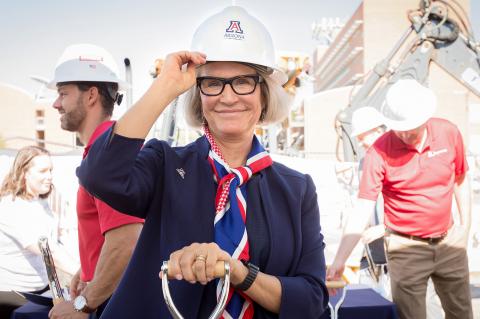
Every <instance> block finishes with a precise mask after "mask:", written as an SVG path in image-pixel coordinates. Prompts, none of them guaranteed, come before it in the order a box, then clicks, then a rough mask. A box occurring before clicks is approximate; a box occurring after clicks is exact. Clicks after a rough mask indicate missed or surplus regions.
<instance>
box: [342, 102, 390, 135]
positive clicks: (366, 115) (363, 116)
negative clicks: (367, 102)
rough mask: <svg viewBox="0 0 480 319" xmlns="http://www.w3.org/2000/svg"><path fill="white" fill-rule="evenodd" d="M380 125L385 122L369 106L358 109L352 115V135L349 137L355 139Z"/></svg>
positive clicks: (380, 115)
mask: <svg viewBox="0 0 480 319" xmlns="http://www.w3.org/2000/svg"><path fill="white" fill-rule="evenodd" d="M382 125H385V120H384V118H383V116H382V114H381V113H380V112H379V111H378V110H377V109H376V108H373V107H371V106H364V107H361V108H358V109H356V110H355V111H354V112H353V114H352V133H351V134H350V136H351V137H356V136H358V135H360V134H363V133H365V132H368V131H370V130H372V129H374V128H377V127H379V126H382Z"/></svg>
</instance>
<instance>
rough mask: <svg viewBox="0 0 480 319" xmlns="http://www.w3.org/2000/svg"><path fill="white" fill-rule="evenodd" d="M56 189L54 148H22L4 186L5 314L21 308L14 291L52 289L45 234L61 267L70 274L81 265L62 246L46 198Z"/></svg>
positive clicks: (1, 256) (0, 204) (0, 219)
mask: <svg viewBox="0 0 480 319" xmlns="http://www.w3.org/2000/svg"><path fill="white" fill-rule="evenodd" d="M52 188H53V185H52V162H51V159H50V154H49V153H48V151H47V150H45V149H43V148H40V147H36V146H27V147H25V148H22V149H21V150H19V151H18V154H17V156H16V157H15V160H14V162H13V165H12V167H11V169H10V171H9V172H8V174H7V176H6V177H5V179H4V181H3V183H2V186H1V189H0V278H1V279H2V280H1V281H0V308H1V310H0V311H2V312H1V314H2V315H5V314H6V312H7V311H9V309H11V308H12V307H15V306H17V304H16V303H15V302H13V301H14V300H18V299H17V298H15V296H14V295H12V294H13V293H12V290H16V291H21V292H41V291H42V290H46V287H47V284H48V280H47V276H46V272H45V266H44V264H43V260H42V257H41V254H40V251H39V249H38V246H37V244H38V239H39V238H40V237H47V238H48V239H49V242H50V245H51V247H52V251H53V252H54V257H55V264H56V265H57V266H58V267H59V268H60V269H62V270H64V271H65V272H67V273H68V274H70V275H73V273H74V272H75V271H76V269H77V265H76V264H75V262H73V261H72V260H71V259H70V258H69V257H68V254H67V253H66V252H65V251H64V250H63V248H61V247H60V246H58V245H57V238H56V222H55V219H54V216H53V214H52V212H51V210H50V208H49V206H48V203H47V201H46V200H45V199H46V198H47V197H48V196H49V195H50V193H51V191H52ZM9 301H12V302H13V303H10V304H9ZM7 317H8V316H7ZM2 318H3V316H2Z"/></svg>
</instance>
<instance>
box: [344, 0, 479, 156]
mask: <svg viewBox="0 0 480 319" xmlns="http://www.w3.org/2000/svg"><path fill="white" fill-rule="evenodd" d="M408 18H409V20H410V23H411V25H410V26H409V27H408V29H407V30H406V31H405V33H404V34H403V35H402V37H401V38H400V39H399V40H398V42H397V43H396V44H395V46H394V47H393V49H392V50H391V51H390V52H389V54H388V55H387V57H386V58H385V59H384V60H383V61H381V62H380V63H378V64H377V65H376V66H375V67H374V69H373V70H372V72H371V73H370V75H369V76H368V77H367V78H366V80H365V81H364V83H363V85H361V87H360V88H359V89H358V91H357V92H356V93H355V94H354V95H353V96H352V99H351V100H350V104H349V105H348V107H347V108H345V109H344V110H342V111H341V112H339V113H338V114H337V118H336V123H337V124H336V129H337V132H338V134H339V136H340V137H341V139H342V142H343V153H344V156H343V157H344V160H346V161H353V160H358V157H359V155H360V154H359V153H360V150H359V147H358V146H357V143H356V142H355V141H354V139H352V138H351V130H352V128H351V118H352V113H353V111H355V110H356V109H357V108H360V107H364V106H372V107H375V108H376V109H378V110H379V111H382V106H383V103H384V100H385V95H386V92H387V90H388V89H389V88H390V86H391V85H392V84H393V83H395V82H396V81H398V80H399V79H415V80H417V81H418V82H420V83H422V84H425V83H426V81H427V78H428V74H429V67H430V63H431V61H434V62H435V63H436V64H438V65H439V66H440V67H441V68H443V69H444V70H445V71H446V72H448V73H449V74H450V75H451V76H453V77H454V78H455V79H456V80H458V81H459V82H460V83H462V84H463V85H464V86H465V87H466V88H467V89H468V90H470V91H471V92H473V93H474V94H475V95H477V96H479V97H480V44H479V43H478V42H476V41H475V39H474V37H473V33H472V28H471V25H470V23H469V21H468V17H467V14H466V13H465V12H464V11H463V9H462V8H461V7H460V5H459V4H458V3H457V2H456V1H455V0H451V1H446V0H434V1H429V0H422V1H421V3H420V8H419V9H418V10H416V11H411V12H409V14H408ZM412 34H414V35H415V36H414V39H413V40H412V41H409V42H407V40H408V39H409V38H410V37H411V35H412ZM401 48H404V49H403V52H402V54H401V55H400V57H399V59H398V61H396V63H392V60H393V58H394V57H396V56H398V54H397V53H398V52H399V51H400V49H401Z"/></svg>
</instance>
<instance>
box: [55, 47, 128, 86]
mask: <svg viewBox="0 0 480 319" xmlns="http://www.w3.org/2000/svg"><path fill="white" fill-rule="evenodd" d="M61 82H110V83H117V84H118V87H119V90H125V89H127V88H128V87H129V84H128V83H127V82H125V81H123V80H121V79H120V78H119V77H118V66H117V63H115V60H114V58H113V56H112V55H111V54H110V53H109V52H108V51H107V50H105V49H104V48H101V47H99V46H96V45H93V44H74V45H71V46H69V47H67V48H66V49H65V51H63V54H62V56H61V57H60V59H58V62H57V66H56V67H55V76H54V78H53V80H52V81H51V82H50V83H49V84H48V87H49V88H51V89H56V86H57V83H61Z"/></svg>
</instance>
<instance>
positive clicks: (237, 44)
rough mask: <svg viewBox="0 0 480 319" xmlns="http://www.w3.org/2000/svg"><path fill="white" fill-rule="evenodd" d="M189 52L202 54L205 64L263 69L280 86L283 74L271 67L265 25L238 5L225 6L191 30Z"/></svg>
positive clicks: (272, 55) (271, 52)
mask: <svg viewBox="0 0 480 319" xmlns="http://www.w3.org/2000/svg"><path fill="white" fill-rule="evenodd" d="M191 50H192V51H199V52H203V53H205V54H206V55H207V61H209V62H213V61H233V62H243V63H251V64H256V65H259V66H263V67H266V68H267V70H268V72H269V73H270V77H271V78H272V79H273V80H275V81H276V82H277V83H279V84H280V85H282V84H284V83H285V82H286V81H287V76H286V74H285V73H284V72H283V71H281V70H280V69H278V68H277V67H276V65H275V50H274V47H273V41H272V37H271V36H270V33H269V32H268V31H267V29H266V28H265V26H264V25H263V24H262V23H261V22H260V21H259V20H257V19H256V18H254V17H253V16H251V15H250V14H248V12H247V11H245V9H243V8H242V7H239V6H230V7H226V8H225V9H223V10H222V11H220V12H219V13H217V14H215V15H213V16H211V17H209V18H208V19H207V20H205V21H204V22H203V23H202V24H201V25H200V26H199V27H198V28H197V30H196V31H195V34H194V35H193V39H192V45H191Z"/></svg>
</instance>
